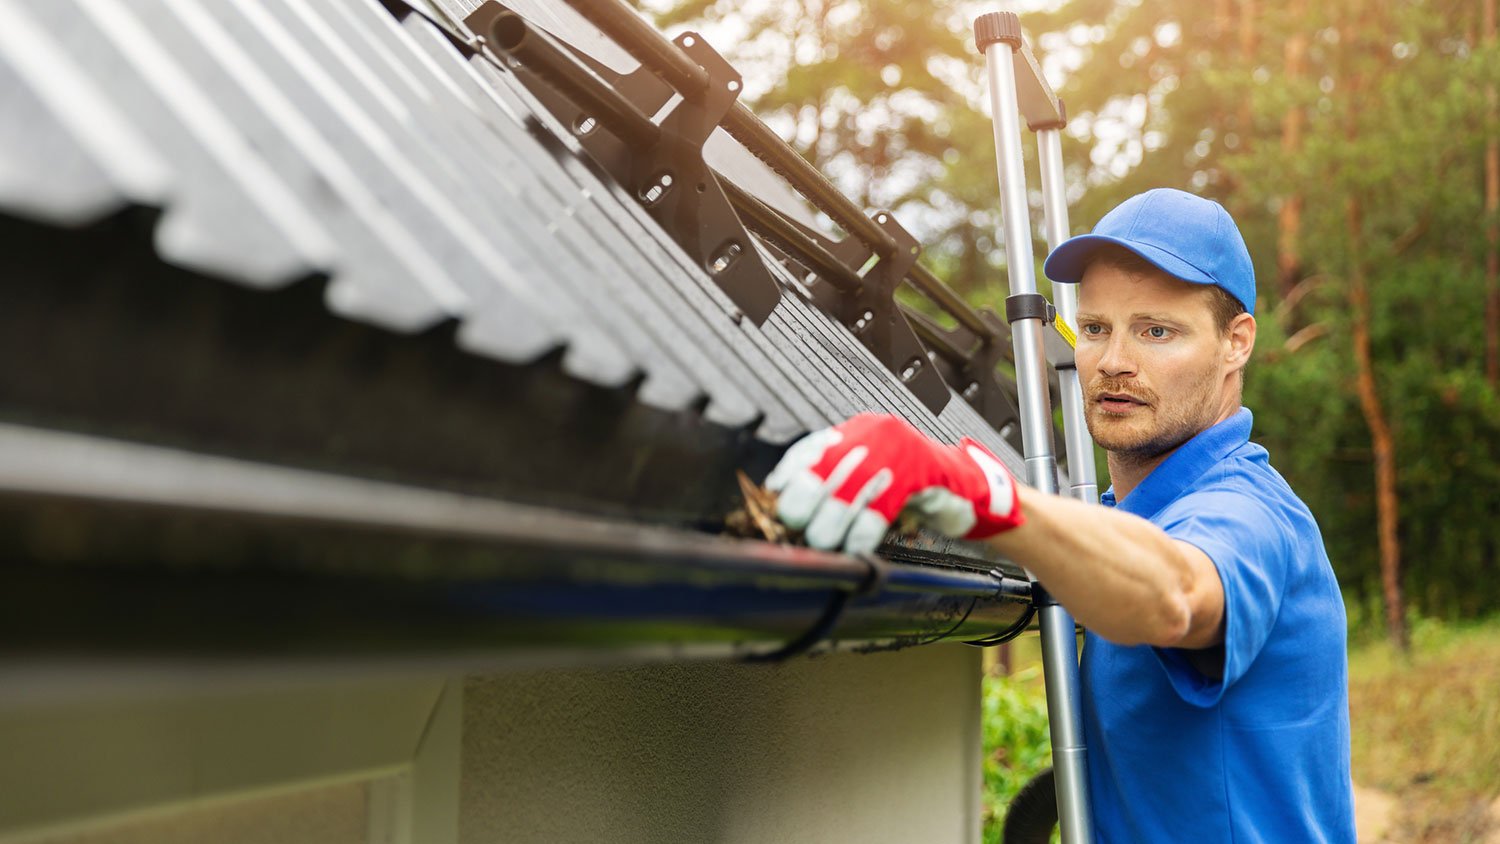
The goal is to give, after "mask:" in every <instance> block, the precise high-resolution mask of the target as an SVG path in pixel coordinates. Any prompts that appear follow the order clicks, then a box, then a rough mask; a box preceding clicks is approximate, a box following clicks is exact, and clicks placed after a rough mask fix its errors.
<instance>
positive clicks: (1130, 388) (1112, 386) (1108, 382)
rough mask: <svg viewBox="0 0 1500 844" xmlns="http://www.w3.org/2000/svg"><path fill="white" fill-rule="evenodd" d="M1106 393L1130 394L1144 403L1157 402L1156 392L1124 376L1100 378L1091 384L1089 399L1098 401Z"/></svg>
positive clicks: (1152, 403)
mask: <svg viewBox="0 0 1500 844" xmlns="http://www.w3.org/2000/svg"><path fill="white" fill-rule="evenodd" d="M1106 393H1114V394H1115V395H1122V396H1129V397H1130V398H1132V399H1135V400H1136V401H1138V402H1141V403H1143V404H1150V405H1154V404H1156V398H1157V397H1156V393H1155V392H1153V391H1152V390H1150V389H1148V388H1146V387H1142V386H1141V385H1139V384H1135V383H1132V382H1130V381H1128V380H1126V379H1124V378H1100V379H1099V380H1097V381H1095V382H1094V383H1092V384H1090V385H1089V390H1088V396H1087V398H1088V400H1089V401H1098V400H1099V398H1100V397H1102V396H1104V395H1105V394H1106Z"/></svg>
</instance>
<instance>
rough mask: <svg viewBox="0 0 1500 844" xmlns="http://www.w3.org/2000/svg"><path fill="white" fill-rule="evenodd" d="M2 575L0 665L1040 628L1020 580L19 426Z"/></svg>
mask: <svg viewBox="0 0 1500 844" xmlns="http://www.w3.org/2000/svg"><path fill="white" fill-rule="evenodd" d="M893 550H898V549H893ZM0 551H3V560H4V564H3V565H0V665H5V664H13V663H14V662H15V661H16V660H18V659H23V660H34V659H36V658H48V657H100V658H111V657H119V656H146V657H159V656H166V657H171V656H190V657H201V656H211V657H236V656H243V657H266V656H290V655H297V656H340V655H367V656H372V655H381V656H400V655H407V656H410V655H414V654H439V655H441V654H447V655H450V656H451V655H454V654H456V653H463V654H470V655H473V654H493V655H500V654H504V653H507V652H515V651H518V650H526V649H537V648H557V647H565V648H578V649H585V650H595V651H600V650H603V651H608V650H618V649H629V648H635V647H640V646H646V645H658V646H660V645H665V646H675V647H689V646H691V647H698V648H700V651H701V648H702V646H710V650H713V651H714V652H717V653H720V654H735V655H741V656H754V655H765V654H768V653H770V654H776V655H790V654H791V653H792V652H800V651H801V650H806V649H808V648H811V647H814V646H824V647H826V646H827V645H828V642H829V641H830V640H832V641H837V642H839V643H840V646H841V647H856V648H869V647H892V646H908V645H915V644H925V643H927V642H932V641H940V640H960V641H966V640H976V639H987V638H992V637H995V636H997V635H1008V634H1013V633H1016V632H1019V631H1020V630H1021V629H1023V628H1024V626H1025V625H1026V623H1027V621H1028V620H1029V617H1030V605H1029V586H1028V585H1027V584H1026V582H1025V581H1024V575H1023V574H1022V573H1021V572H1019V570H1015V569H1010V570H1008V571H1007V572H1005V573H1004V574H1002V573H1001V572H999V571H998V570H996V571H988V570H984V569H963V568H954V567H943V566H935V565H922V564H912V563H908V562H899V561H898V562H887V561H883V560H878V559H874V558H853V557H848V556H844V555H838V554H829V553H823V552H818V551H814V550H811V549H806V548H798V547H788V546H779V545H773V544H770V543H765V542H755V541H745V540H732V539H726V538H722V537H718V536H711V535H706V534H701V533H694V532H689V531H684V530H675V529H670V528H663V527H654V526H643V525H639V524H634V523H629V522H622V521H618V520H613V519H607V518H600V517H597V516H585V515H579V514H574V513H568V512H564V511H560V510H555V509H549V508H539V507H530V506H521V505H516V504H511V503H508V502H503V501H498V500H495V499H488V498H480V497H475V496H468V495H463V494H457V493H452V492H443V491H436V490H430V489H422V488H418V487H411V486H406V485H401V484H393V483H386V482H380V481H374V480H367V479H362V478H356V477H351V476H341V475H334V474H329V473H323V472H312V471H307V470H303V469H293V468H286V467H280V466H273V465H267V464H263V463H253V462H248V461H243V460H237V459H232V458H225V457H218V456H210V455H204V454H198V453H191V452H186V451H180V450H175V449H170V448H163V447H159V446H149V445H141V444H136V443H130V442H125V441H120V440H109V439H103V438H99V437H95V436H88V435H82V434H76V433H65V432H59V431H54V430H44V429H39V428H31V427H25V426H17V425H0Z"/></svg>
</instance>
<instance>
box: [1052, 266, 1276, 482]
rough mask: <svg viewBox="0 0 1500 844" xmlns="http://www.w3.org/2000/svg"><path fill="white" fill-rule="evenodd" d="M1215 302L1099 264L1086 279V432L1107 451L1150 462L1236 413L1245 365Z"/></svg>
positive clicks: (1168, 282) (1081, 312)
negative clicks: (1219, 323) (1220, 323)
mask: <svg viewBox="0 0 1500 844" xmlns="http://www.w3.org/2000/svg"><path fill="white" fill-rule="evenodd" d="M1210 295H1211V291H1210V290H1209V289H1208V288H1207V287H1205V286H1203V285H1198V284H1189V283H1187V282H1185V281H1179V280H1178V279H1174V278H1171V277H1169V276H1166V275H1165V274H1156V273H1150V274H1134V273H1131V272H1128V271H1126V270H1122V269H1119V268H1117V267H1112V266H1109V265H1107V264H1102V263H1097V262H1096V263H1095V264H1093V265H1091V266H1090V267H1089V268H1088V271H1087V272H1085V273H1084V275H1083V279H1082V281H1081V284H1080V289H1079V291H1078V348H1077V360H1078V373H1079V378H1080V380H1081V381H1082V384H1083V396H1084V414H1085V419H1086V421H1087V422H1088V427H1089V433H1090V434H1092V435H1093V437H1094V441H1095V442H1097V443H1098V444H1099V445H1100V447H1102V448H1103V449H1104V450H1106V451H1109V452H1111V453H1113V454H1115V455H1117V456H1119V457H1123V458H1126V459H1130V460H1135V461H1145V460H1151V459H1154V458H1157V457H1160V456H1161V455H1164V454H1166V453H1168V452H1170V451H1172V450H1173V449H1175V448H1177V447H1178V446H1180V445H1182V444H1183V443H1184V442H1187V441H1188V440H1189V439H1191V438H1192V437H1193V436H1194V435H1196V434H1197V433H1198V432H1200V431H1202V430H1204V429H1206V428H1208V427H1210V426H1212V425H1213V424H1214V423H1215V422H1217V421H1219V420H1220V419H1223V418H1226V417H1227V416H1228V415H1229V414H1230V413H1232V412H1233V411H1234V410H1235V409H1236V408H1238V406H1239V391H1238V381H1237V378H1238V376H1237V375H1235V374H1234V373H1235V371H1236V370H1238V369H1239V368H1240V365H1242V363H1243V358H1242V356H1240V355H1238V354H1237V353H1236V350H1235V349H1234V343H1233V342H1232V341H1231V338H1230V337H1228V336H1223V335H1221V334H1220V333H1219V331H1218V329H1217V327H1216V326H1215V324H1214V316H1213V312H1212V311H1211V310H1210V307H1209V296H1210ZM1241 319H1248V318H1247V317H1241ZM1232 334H1233V332H1231V335H1232ZM1253 342H1254V330H1253V321H1252V327H1251V343H1253ZM1248 354H1249V351H1248V349H1246V350H1244V355H1245V356H1248Z"/></svg>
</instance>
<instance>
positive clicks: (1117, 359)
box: [1099, 333, 1135, 378]
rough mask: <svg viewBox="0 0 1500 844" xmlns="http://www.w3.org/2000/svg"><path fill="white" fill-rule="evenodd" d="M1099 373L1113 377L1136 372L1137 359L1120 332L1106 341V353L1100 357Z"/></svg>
mask: <svg viewBox="0 0 1500 844" xmlns="http://www.w3.org/2000/svg"><path fill="white" fill-rule="evenodd" d="M1099 373H1100V374H1101V375H1106V376H1109V377H1111V378H1121V377H1126V376H1130V375H1134V374H1135V359H1134V357H1132V356H1131V354H1130V350H1129V348H1128V346H1127V345H1126V343H1125V340H1124V339H1123V338H1122V337H1120V335H1119V333H1115V334H1114V335H1112V336H1111V337H1110V338H1109V340H1108V341H1107V342H1106V343H1105V345H1104V354H1103V355H1101V356H1100V357H1099Z"/></svg>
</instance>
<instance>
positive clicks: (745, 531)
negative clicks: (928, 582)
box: [724, 471, 918, 545]
mask: <svg viewBox="0 0 1500 844" xmlns="http://www.w3.org/2000/svg"><path fill="white" fill-rule="evenodd" d="M734 474H735V478H736V479H737V480H738V481H739V483H740V494H741V495H743V496H744V498H745V503H744V504H743V505H742V506H740V507H739V508H737V509H735V510H734V511H732V512H731V513H730V514H729V515H727V516H725V517H724V532H725V533H726V534H728V535H730V536H738V537H741V538H744V539H764V540H765V541H767V542H777V543H782V544H788V543H790V544H794V545H802V544H804V543H803V541H802V532H801V531H793V530H791V529H790V528H788V527H787V526H786V525H784V524H782V523H781V521H780V520H779V519H777V518H776V493H774V492H772V491H770V490H769V489H766V488H765V487H762V486H760V485H759V484H757V483H755V482H754V481H752V480H750V477H749V476H748V475H746V474H745V473H744V472H741V471H736V472H735V473H734ZM917 528H918V521H917V516H916V514H914V513H907V512H903V513H901V515H899V516H898V517H897V518H896V524H895V525H894V526H893V528H892V532H894V533H895V534H897V535H900V536H903V537H914V536H916V533H917Z"/></svg>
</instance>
